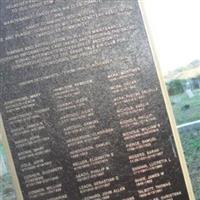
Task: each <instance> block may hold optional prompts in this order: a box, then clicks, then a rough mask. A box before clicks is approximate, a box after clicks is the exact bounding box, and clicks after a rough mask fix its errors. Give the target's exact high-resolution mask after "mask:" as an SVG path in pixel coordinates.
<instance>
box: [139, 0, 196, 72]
mask: <svg viewBox="0 0 200 200" xmlns="http://www.w3.org/2000/svg"><path fill="white" fill-rule="evenodd" d="M140 2H141V3H142V4H143V6H144V11H145V14H146V16H147V22H148V24H149V27H150V30H151V35H152V38H153V41H154V45H155V49H156V53H157V55H158V59H159V63H160V67H161V68H162V70H163V72H164V74H167V73H168V72H169V71H172V70H174V69H176V68H178V67H181V66H185V65H187V64H189V63H190V62H192V61H193V60H196V59H199V60H200V0H140Z"/></svg>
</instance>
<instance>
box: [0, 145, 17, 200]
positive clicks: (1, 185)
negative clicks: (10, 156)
mask: <svg viewBox="0 0 200 200" xmlns="http://www.w3.org/2000/svg"><path fill="white" fill-rule="evenodd" d="M0 158H1V159H2V160H1V159H0V170H3V163H5V161H6V160H5V159H6V158H5V152H4V150H3V146H2V145H1V144H0ZM6 172H7V171H4V172H3V171H1V173H2V176H0V199H2V200H16V196H15V191H14V188H13V185H12V181H11V177H10V174H8V173H6Z"/></svg>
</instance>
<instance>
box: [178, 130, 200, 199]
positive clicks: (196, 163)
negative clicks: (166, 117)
mask: <svg viewBox="0 0 200 200" xmlns="http://www.w3.org/2000/svg"><path fill="white" fill-rule="evenodd" d="M180 137H181V141H182V145H183V149H184V153H185V158H186V161H187V165H188V169H189V173H190V177H191V180H192V185H193V189H194V193H195V196H196V200H200V129H199V130H192V131H191V132H180Z"/></svg>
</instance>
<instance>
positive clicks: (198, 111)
mask: <svg viewBox="0 0 200 200" xmlns="http://www.w3.org/2000/svg"><path fill="white" fill-rule="evenodd" d="M193 94H194V97H192V98H189V97H188V96H187V94H186V93H182V94H178V95H174V96H170V99H171V103H172V107H173V111H174V115H175V118H176V123H177V125H181V124H184V123H189V122H193V121H197V120H200V89H198V90H193Z"/></svg>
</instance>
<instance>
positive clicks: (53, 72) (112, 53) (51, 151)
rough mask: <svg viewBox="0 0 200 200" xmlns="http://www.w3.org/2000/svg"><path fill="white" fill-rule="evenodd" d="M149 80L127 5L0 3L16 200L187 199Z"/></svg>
mask: <svg viewBox="0 0 200 200" xmlns="http://www.w3.org/2000/svg"><path fill="white" fill-rule="evenodd" d="M158 77H159V76H158V74H157V70H156V67H155V64H154V60H153V56H152V52H151V49H150V45H149V42H148V38H147V34H146V31H145V27H144V23H143V18H142V14H141V11H140V7H139V3H138V2H137V1H136V0H73V1H72V0H68V1H66V0H43V1H41V0H7V1H5V0H0V92H1V93H0V94H1V95H0V104H1V113H2V118H3V122H4V127H5V132H6V138H7V141H8V144H9V150H10V152H11V154H12V159H13V163H14V166H15V170H16V176H17V180H18V184H19V188H20V192H19V194H18V198H19V199H20V200H21V198H23V199H24V200H150V199H151V200H187V199H190V198H189V192H188V187H187V183H186V179H185V178H184V177H185V176H184V170H183V168H182V165H181V162H180V157H179V154H178V149H177V147H176V142H175V140H174V136H173V131H172V127H171V124H170V120H169V116H168V112H167V109H166V105H165V102H164V98H163V94H162V90H161V86H160V82H159V78H158ZM20 194H21V196H20Z"/></svg>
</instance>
